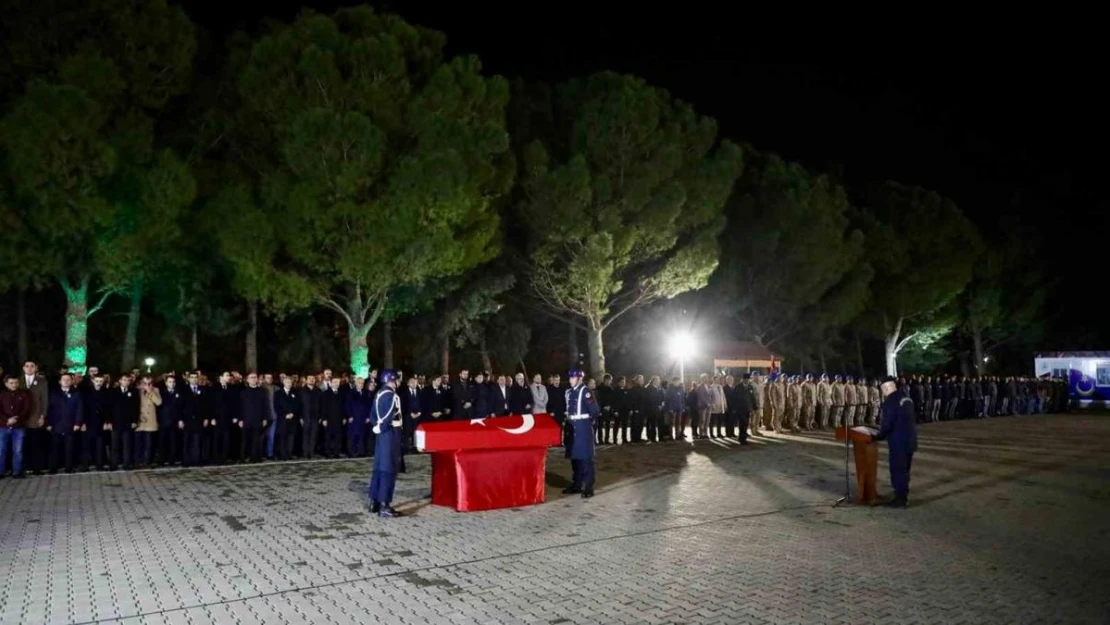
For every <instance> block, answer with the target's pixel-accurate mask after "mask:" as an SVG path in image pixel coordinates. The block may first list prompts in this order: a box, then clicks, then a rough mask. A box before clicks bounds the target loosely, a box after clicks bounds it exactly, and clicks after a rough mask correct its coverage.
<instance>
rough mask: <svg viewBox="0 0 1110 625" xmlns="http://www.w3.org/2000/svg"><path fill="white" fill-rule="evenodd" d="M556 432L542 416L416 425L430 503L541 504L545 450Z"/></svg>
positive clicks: (466, 506) (469, 506) (466, 507)
mask: <svg viewBox="0 0 1110 625" xmlns="http://www.w3.org/2000/svg"><path fill="white" fill-rule="evenodd" d="M561 433H562V430H561V428H560V427H559V425H558V424H557V423H555V420H554V419H552V418H551V416H550V415H546V414H537V415H512V416H508V417H496V418H487V419H461V420H458V421H442V422H431V423H422V424H420V425H418V426H417V427H416V436H415V439H416V449H417V450H418V451H421V452H425V453H430V454H432V503H433V504H435V505H437V506H450V507H453V508H454V509H455V510H458V511H459V512H474V511H478V510H495V509H498V508H516V507H519V506H530V505H533V504H538V503H543V502H544V501H545V492H544V490H545V486H544V476H545V471H546V468H547V448H548V447H551V446H554V445H558V444H559V443H560V440H561V438H560V437H561Z"/></svg>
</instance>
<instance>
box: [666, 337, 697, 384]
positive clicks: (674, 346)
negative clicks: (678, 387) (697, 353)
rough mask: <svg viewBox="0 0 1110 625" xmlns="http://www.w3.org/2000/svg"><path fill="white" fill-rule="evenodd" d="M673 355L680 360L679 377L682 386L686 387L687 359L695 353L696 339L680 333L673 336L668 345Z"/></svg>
mask: <svg viewBox="0 0 1110 625" xmlns="http://www.w3.org/2000/svg"><path fill="white" fill-rule="evenodd" d="M668 348H669V351H670V352H671V355H673V356H674V357H675V358H677V359H678V375H679V377H680V379H681V380H682V385H683V386H684V387H685V386H686V359H687V358H688V357H689V356H690V354H692V353H693V351H694V338H693V337H691V336H690V335H689V334H688V333H686V332H679V333H676V334H674V335H673V336H671V338H670V342H669V345H668Z"/></svg>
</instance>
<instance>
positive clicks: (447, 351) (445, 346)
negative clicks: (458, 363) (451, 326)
mask: <svg viewBox="0 0 1110 625" xmlns="http://www.w3.org/2000/svg"><path fill="white" fill-rule="evenodd" d="M439 372H440V373H446V374H450V373H451V336H450V335H448V334H444V335H443V338H442V339H441V342H440V346H439Z"/></svg>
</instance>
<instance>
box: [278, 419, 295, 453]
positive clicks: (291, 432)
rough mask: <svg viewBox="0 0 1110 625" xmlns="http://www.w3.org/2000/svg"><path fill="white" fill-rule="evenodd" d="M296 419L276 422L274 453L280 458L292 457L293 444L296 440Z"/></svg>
mask: <svg viewBox="0 0 1110 625" xmlns="http://www.w3.org/2000/svg"><path fill="white" fill-rule="evenodd" d="M296 423H297V420H296V419H284V420H282V421H281V422H279V423H278V429H277V434H275V435H274V436H276V437H277V438H275V439H274V453H276V454H277V456H278V457H279V458H281V459H282V460H289V459H291V458H292V457H293V444H294V443H296V442H297V426H296Z"/></svg>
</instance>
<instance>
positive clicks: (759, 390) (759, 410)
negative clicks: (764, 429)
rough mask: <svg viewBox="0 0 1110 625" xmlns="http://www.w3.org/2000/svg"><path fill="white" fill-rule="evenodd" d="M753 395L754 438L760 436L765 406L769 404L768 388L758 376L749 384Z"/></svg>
mask: <svg viewBox="0 0 1110 625" xmlns="http://www.w3.org/2000/svg"><path fill="white" fill-rule="evenodd" d="M748 384H749V386H750V388H751V393H752V398H753V399H752V416H751V423H750V424H749V425H750V426H751V431H752V436H755V435H757V434H759V425H760V423H761V422H762V421H763V406H764V405H766V403H767V388H766V387H765V386H763V380H762V379H761V378H760V376H758V375H754V374H753V375H752V378H751V380H750V381H749V382H748Z"/></svg>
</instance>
